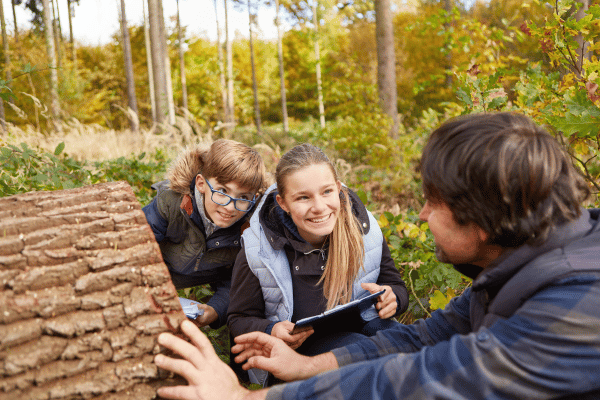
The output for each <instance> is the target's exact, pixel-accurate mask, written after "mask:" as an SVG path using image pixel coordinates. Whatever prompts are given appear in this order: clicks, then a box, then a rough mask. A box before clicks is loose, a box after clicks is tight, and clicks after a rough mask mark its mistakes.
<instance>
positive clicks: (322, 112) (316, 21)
mask: <svg viewBox="0 0 600 400" xmlns="http://www.w3.org/2000/svg"><path fill="white" fill-rule="evenodd" d="M313 24H314V26H315V58H316V60H317V66H316V69H317V97H318V101H319V122H320V123H321V128H325V106H324V105H323V87H322V82H321V55H320V50H319V19H318V17H317V1H316V0H314V1H313Z"/></svg>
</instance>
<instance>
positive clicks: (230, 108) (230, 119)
mask: <svg viewBox="0 0 600 400" xmlns="http://www.w3.org/2000/svg"><path fill="white" fill-rule="evenodd" d="M223 4H224V6H225V42H226V45H225V53H226V57H227V109H226V111H225V122H226V131H230V130H232V129H233V128H234V126H235V113H234V102H233V49H232V47H231V40H229V19H228V17H227V0H223Z"/></svg>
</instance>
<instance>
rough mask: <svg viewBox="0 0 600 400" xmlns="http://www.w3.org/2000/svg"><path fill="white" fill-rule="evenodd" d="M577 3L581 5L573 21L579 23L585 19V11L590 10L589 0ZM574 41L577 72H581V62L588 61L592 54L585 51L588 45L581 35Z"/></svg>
mask: <svg viewBox="0 0 600 400" xmlns="http://www.w3.org/2000/svg"><path fill="white" fill-rule="evenodd" d="M577 2H578V3H579V4H581V6H580V7H579V9H578V10H577V13H576V14H575V19H576V20H577V21H579V20H580V19H581V18H583V17H585V15H586V13H587V10H588V9H589V8H590V0H577ZM575 39H576V40H577V68H578V71H583V60H584V59H588V60H589V59H590V58H591V56H592V54H591V53H590V52H589V51H588V50H587V49H588V46H589V43H588V42H586V41H584V40H583V36H582V35H577V36H576V37H575Z"/></svg>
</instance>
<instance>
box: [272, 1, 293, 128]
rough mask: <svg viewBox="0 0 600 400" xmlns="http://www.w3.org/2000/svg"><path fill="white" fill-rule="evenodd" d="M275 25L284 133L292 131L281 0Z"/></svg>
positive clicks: (276, 4) (276, 8)
mask: <svg viewBox="0 0 600 400" xmlns="http://www.w3.org/2000/svg"><path fill="white" fill-rule="evenodd" d="M275 25H277V55H278V58H279V82H280V88H281V115H282V119H283V132H284V133H288V131H289V130H290V127H289V122H288V113H287V98H286V94H285V70H284V68H283V43H282V39H281V20H280V19H279V0H275Z"/></svg>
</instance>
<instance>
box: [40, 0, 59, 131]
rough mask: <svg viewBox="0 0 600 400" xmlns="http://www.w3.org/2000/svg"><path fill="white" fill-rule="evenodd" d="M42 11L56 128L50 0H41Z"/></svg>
mask: <svg viewBox="0 0 600 400" xmlns="http://www.w3.org/2000/svg"><path fill="white" fill-rule="evenodd" d="M42 4H43V8H44V10H43V12H44V33H45V38H46V53H47V54H48V61H49V64H50V99H51V105H50V110H51V112H52V122H53V125H54V126H53V127H54V129H57V120H58V117H59V115H60V105H59V103H58V73H57V66H56V53H55V49H54V34H53V32H52V31H53V28H52V26H53V25H52V15H51V14H50V13H51V10H50V1H49V0H42Z"/></svg>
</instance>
